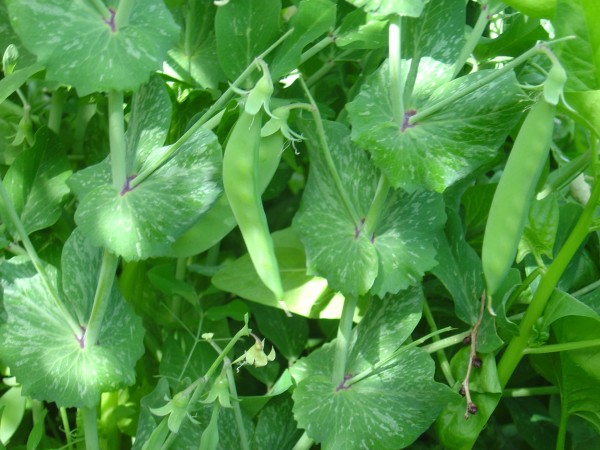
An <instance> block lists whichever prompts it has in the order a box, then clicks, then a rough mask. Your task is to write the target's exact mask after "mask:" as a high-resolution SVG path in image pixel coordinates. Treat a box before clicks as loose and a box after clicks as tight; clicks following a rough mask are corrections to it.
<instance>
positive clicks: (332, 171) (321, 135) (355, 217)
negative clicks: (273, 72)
mask: <svg viewBox="0 0 600 450" xmlns="http://www.w3.org/2000/svg"><path fill="white" fill-rule="evenodd" d="M300 83H301V84H302V88H303V89H304V92H305V94H306V97H307V98H308V100H309V102H310V104H311V106H312V111H311V112H312V115H313V118H314V120H315V126H316V127H317V136H318V139H319V144H320V147H321V151H322V152H323V157H324V158H325V163H326V164H327V169H328V170H329V175H330V176H331V178H332V179H333V182H334V184H335V186H336V188H337V191H338V194H339V195H340V197H341V199H342V202H343V203H344V206H345V207H346V211H347V212H348V214H349V216H350V218H351V219H352V221H353V222H354V223H355V224H357V226H358V224H360V223H361V218H360V216H359V214H358V212H357V211H356V209H355V208H354V204H353V203H352V201H351V200H350V196H349V195H348V193H347V192H346V189H345V188H344V185H343V184H342V179H341V178H340V174H339V173H338V171H337V169H336V167H335V164H334V162H333V158H332V157H331V152H330V151H329V144H328V143H327V136H326V135H325V128H324V127H323V119H321V113H320V112H319V108H318V107H317V104H316V102H315V100H314V98H313V97H312V95H311V93H310V91H309V89H308V86H306V83H305V82H304V80H303V79H302V78H300Z"/></svg>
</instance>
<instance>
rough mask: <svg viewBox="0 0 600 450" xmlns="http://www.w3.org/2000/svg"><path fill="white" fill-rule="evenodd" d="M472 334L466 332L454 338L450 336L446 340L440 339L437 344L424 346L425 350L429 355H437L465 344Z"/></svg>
mask: <svg viewBox="0 0 600 450" xmlns="http://www.w3.org/2000/svg"><path fill="white" fill-rule="evenodd" d="M470 334H471V331H464V332H462V333H459V334H455V335H454V336H449V337H447V338H445V339H440V340H439V341H437V342H433V343H431V344H429V345H425V346H423V350H425V351H426V352H427V353H435V352H437V351H440V350H443V349H445V348H449V347H454V346H455V345H458V344H461V345H462V344H463V341H464V339H465V338H466V337H467V336H469V335H470Z"/></svg>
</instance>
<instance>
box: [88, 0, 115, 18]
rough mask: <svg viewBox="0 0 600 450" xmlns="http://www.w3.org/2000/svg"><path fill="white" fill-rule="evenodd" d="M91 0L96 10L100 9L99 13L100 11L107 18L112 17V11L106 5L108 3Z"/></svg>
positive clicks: (100, 0)
mask: <svg viewBox="0 0 600 450" xmlns="http://www.w3.org/2000/svg"><path fill="white" fill-rule="evenodd" d="M91 2H92V5H93V6H94V8H96V11H98V13H100V15H101V16H102V17H104V18H105V19H108V18H109V17H110V15H111V14H110V11H109V10H108V8H107V7H106V5H105V4H104V3H102V0H91Z"/></svg>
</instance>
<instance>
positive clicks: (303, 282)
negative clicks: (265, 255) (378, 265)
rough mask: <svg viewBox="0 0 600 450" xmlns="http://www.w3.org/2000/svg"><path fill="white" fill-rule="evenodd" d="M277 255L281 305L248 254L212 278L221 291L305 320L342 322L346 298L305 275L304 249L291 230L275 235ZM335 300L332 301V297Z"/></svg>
mask: <svg viewBox="0 0 600 450" xmlns="http://www.w3.org/2000/svg"><path fill="white" fill-rule="evenodd" d="M272 236H273V244H274V246H275V255H276V256H277V261H278V262H279V270H280V272H281V280H282V282H283V290H284V296H283V301H282V302H281V303H280V302H278V301H277V299H276V298H275V295H274V294H273V293H272V292H271V291H270V290H269V289H268V288H267V287H266V286H265V285H264V284H263V283H262V282H261V281H260V279H259V278H258V275H257V274H256V270H255V269H254V266H253V264H252V261H251V260H250V257H249V256H248V255H247V254H246V255H244V256H242V257H241V258H239V259H237V260H236V261H233V262H232V263H229V264H226V265H224V266H223V268H221V270H219V271H218V272H217V273H216V274H215V276H214V277H213V278H212V283H213V284H214V285H215V286H216V287H217V288H219V289H221V290H223V291H226V292H232V293H234V294H236V295H238V296H240V297H242V298H245V299H247V300H251V301H253V302H257V303H261V304H263V305H266V306H272V307H274V308H284V309H287V310H288V311H291V312H293V313H296V314H299V315H301V316H305V317H315V318H316V317H320V318H323V319H325V318H327V319H339V318H340V315H341V312H342V305H343V297H341V296H339V295H336V296H335V297H334V296H333V292H332V291H331V289H329V288H328V287H327V282H326V281H325V280H324V279H323V278H318V277H312V276H310V275H307V274H306V256H305V254H304V247H303V246H302V243H301V242H300V241H299V240H298V237H297V236H296V235H295V233H293V231H292V230H291V229H285V230H281V231H276V232H275V233H273V235H272ZM332 297H333V298H332Z"/></svg>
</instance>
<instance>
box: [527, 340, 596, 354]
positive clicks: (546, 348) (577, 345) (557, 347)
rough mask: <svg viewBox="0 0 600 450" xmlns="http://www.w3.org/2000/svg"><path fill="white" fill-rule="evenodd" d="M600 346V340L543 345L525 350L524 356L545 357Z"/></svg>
mask: <svg viewBox="0 0 600 450" xmlns="http://www.w3.org/2000/svg"><path fill="white" fill-rule="evenodd" d="M598 346H600V339H590V340H586V341H576V342H565V343H563V344H551V345H543V346H541V347H528V348H526V349H524V350H523V354H524V355H543V354H546V353H556V352H567V351H571V350H582V349H585V348H590V347H598Z"/></svg>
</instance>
